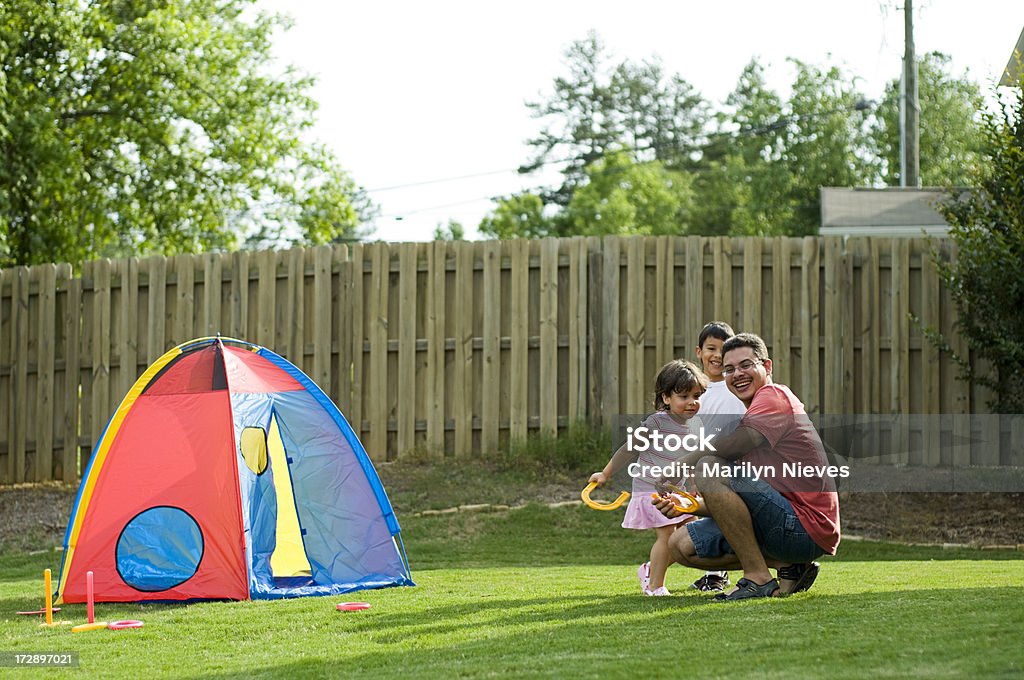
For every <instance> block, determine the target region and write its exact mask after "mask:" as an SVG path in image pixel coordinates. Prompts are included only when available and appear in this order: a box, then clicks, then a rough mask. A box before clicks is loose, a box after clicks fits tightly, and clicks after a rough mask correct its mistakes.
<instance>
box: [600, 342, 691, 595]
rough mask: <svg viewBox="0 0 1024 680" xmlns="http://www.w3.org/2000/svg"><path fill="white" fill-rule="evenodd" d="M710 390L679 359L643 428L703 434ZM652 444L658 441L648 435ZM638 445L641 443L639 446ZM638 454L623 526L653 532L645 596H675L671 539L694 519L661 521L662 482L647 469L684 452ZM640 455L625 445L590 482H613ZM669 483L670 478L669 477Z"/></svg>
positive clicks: (662, 379) (643, 579)
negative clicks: (656, 500) (702, 413)
mask: <svg viewBox="0 0 1024 680" xmlns="http://www.w3.org/2000/svg"><path fill="white" fill-rule="evenodd" d="M706 388H707V378H706V377H705V376H704V374H703V373H702V372H701V370H700V369H699V368H697V367H696V366H695V365H694V364H693V363H691V362H689V361H684V360H682V359H676V360H674V361H670V362H668V363H667V364H665V365H664V366H663V367H662V369H661V371H659V372H658V377H657V378H655V381H654V408H655V412H654V413H652V414H651V415H649V416H648V417H647V418H645V419H644V421H643V423H642V424H641V427H646V428H648V430H650V431H652V432H653V431H655V430H656V431H658V432H660V433H661V435H662V436H663V437H664V436H666V435H670V434H674V435H678V436H679V437H682V436H684V435H686V434H689V433H691V432H694V433H696V432H698V431H699V429H700V419H695V418H694V416H695V415H696V414H697V411H698V410H699V409H700V397H701V395H702V394H704V390H705V389H706ZM638 429H639V428H638ZM646 439H647V440H648V441H649V442H650V441H652V440H653V439H654V438H653V437H652V436H651V435H650V433H648V436H647V438H646ZM638 441H639V440H638ZM652 449H653V447H648V450H647V451H642V452H639V455H638V458H637V463H639V471H638V472H639V473H640V474H639V475H638V476H634V477H633V491H632V494H631V496H630V498H629V506H628V507H627V508H626V517H625V518H624V519H623V520H622V526H623V528H626V529H654V533H655V540H654V545H653V546H652V547H651V560H650V562H645V563H644V564H641V565H640V568H639V569H637V576H638V578H639V579H640V589H641V591H642V592H643V593H644V594H645V595H656V596H657V595H670V594H671V593H669V591H668V589H667V588H665V572H666V571H668V566H669V564H670V563H671V559H670V557H669V548H668V539H669V537H670V536H671V535H672V532H673V531H675V529H676V527H677V526H678V525H680V524H682V523H684V522H687V521H689V520H691V519H693V516H692V515H683V516H681V517H676V518H673V519H669V518H667V517H665V516H664V515H662V514H661V513H660V512H658V510H656V509H655V507H654V506H653V505H652V504H651V494H652V493H654V491H655V489H654V485H655V483H656V482H657V481H658V477H659V476H658V475H654V474H651V473H650V472H649V470H650V467H648V468H647V472H645V468H644V466H658V467H662V466H666V465H671V464H672V463H673V462H674V461H675V460H677V459H678V458H679V457H680V456H682V455H683V454H684V453H686V451H685V450H680V451H665V450H652ZM634 455H636V454H634V453H633V452H631V451H629V450H628V449H627V446H626V444H623V445H622V446H621V447H619V450H618V451H616V452H615V455H613V456H612V458H611V460H609V461H608V464H607V465H605V466H604V469H603V470H601V471H600V472H595V473H594V474H593V475H591V476H590V481H591V482H595V483H596V484H597V485H598V486H600V485H602V484H604V483H605V482H607V481H609V480H610V479H611V478H612V475H614V474H615V472H616V470H619V469H620V468H622V466H623V465H625V464H626V463H628V462H629V461H631V460H632V458H633V456H634ZM665 476H666V477H668V476H671V475H665Z"/></svg>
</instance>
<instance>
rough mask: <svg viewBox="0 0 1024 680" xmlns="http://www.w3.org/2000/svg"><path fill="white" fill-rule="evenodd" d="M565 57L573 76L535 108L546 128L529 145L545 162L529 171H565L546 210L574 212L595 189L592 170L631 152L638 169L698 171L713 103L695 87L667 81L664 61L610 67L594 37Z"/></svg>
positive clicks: (533, 162) (536, 161)
mask: <svg viewBox="0 0 1024 680" xmlns="http://www.w3.org/2000/svg"><path fill="white" fill-rule="evenodd" d="M565 57H566V63H567V65H568V67H569V75H568V76H566V77H557V78H555V82H554V88H553V89H554V91H553V93H552V94H551V95H550V96H549V97H548V98H547V99H546V100H544V101H541V102H533V103H528V104H527V106H528V107H529V108H530V109H531V111H532V115H533V116H534V117H535V118H540V119H543V120H544V121H545V126H544V128H543V130H542V131H541V133H540V135H539V136H538V137H536V138H534V139H531V140H528V141H527V144H529V145H531V146H533V147H534V148H536V149H537V154H536V156H535V157H534V158H533V159H532V160H530V161H529V162H528V163H527V164H526V165H524V166H523V168H521V171H524V172H530V171H532V170H535V169H537V168H539V167H541V166H543V165H546V164H548V163H554V162H561V163H564V164H565V165H564V169H563V170H562V177H563V181H562V184H561V186H559V187H558V188H556V189H554V190H552V191H550V192H545V194H544V195H543V198H544V199H545V203H550V204H553V205H557V206H562V207H565V206H567V205H568V204H569V201H570V200H571V198H572V194H573V192H574V191H575V190H576V188H578V187H579V186H581V185H582V184H584V183H585V182H586V181H587V179H586V178H587V167H588V166H589V165H591V164H592V163H594V162H596V161H598V160H599V159H601V158H603V157H604V156H605V154H608V153H610V152H618V151H627V152H629V153H630V154H632V155H633V158H634V160H636V161H638V162H639V161H647V160H659V161H662V163H663V164H664V166H665V167H666V168H669V169H674V170H678V169H681V170H686V169H691V168H692V167H693V165H694V161H695V159H694V154H696V155H697V157H698V158H699V150H700V148H701V140H702V138H703V137H702V135H703V130H704V126H705V123H706V120H707V103H706V102H705V100H704V99H703V98H702V97H701V96H700V95H699V94H698V93H696V92H695V91H694V90H693V87H692V86H691V85H690V84H689V83H687V82H686V81H685V80H683V79H682V78H681V77H679V76H671V77H669V76H666V74H665V73H664V70H663V69H662V66H661V64H660V62H658V61H657V60H656V59H655V60H649V61H645V62H643V63H641V64H634V63H632V62H629V61H624V62H621V63H619V64H618V65H616V66H614V67H611V66H609V65H608V62H609V60H610V55H609V53H608V51H607V49H606V48H605V46H604V44H603V43H602V42H601V40H600V38H599V37H598V36H597V34H596V33H594V32H591V33H589V34H588V35H587V37H586V38H585V39H584V40H580V41H577V42H574V43H572V45H571V46H570V47H569V49H568V50H567V51H566V55H565Z"/></svg>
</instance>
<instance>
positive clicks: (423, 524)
mask: <svg viewBox="0 0 1024 680" xmlns="http://www.w3.org/2000/svg"><path fill="white" fill-rule="evenodd" d="M620 520H621V513H619V512H616V513H599V512H594V511H590V510H586V509H584V508H582V507H579V508H560V509H550V508H547V507H543V506H530V507H527V508H524V509H521V510H515V511H509V512H495V513H460V514H458V515H443V516H431V517H406V518H404V519H403V529H404V530H403V535H404V536H405V541H406V547H407V549H408V553H409V558H410V561H411V564H412V567H413V577H414V579H415V580H416V582H417V584H418V585H417V587H415V588H392V589H387V590H379V591H363V592H360V593H355V594H353V595H350V596H347V597H332V598H302V599H297V600H287V601H273V602H268V601H258V602H210V603H199V604H189V605H111V604H100V605H97V615H98V616H99V617H101V618H104V619H123V618H138V619H142V620H144V621H145V623H146V627H145V628H143V629H141V630H134V631H121V632H112V631H98V632H92V633H81V634H75V635H73V634H71V633H70V632H69V631H68V630H67V629H40V628H38V627H37V623H38V621H37V620H35V619H32V618H27V617H19V616H16V615H15V614H14V612H15V611H17V610H20V609H27V608H36V607H38V606H39V604H40V602H41V599H42V597H41V594H40V593H41V590H42V570H43V569H44V568H45V567H51V568H52V569H54V571H56V570H57V568H58V566H59V553H44V554H35V555H31V554H5V555H3V556H2V557H0V621H2V622H3V627H2V630H3V632H2V636H0V650H7V651H31V652H43V651H46V652H50V651H77V652H79V654H80V669H79V670H78V671H63V672H72V673H88V674H89V676H90V677H161V676H173V677H196V678H199V677H239V678H250V677H373V678H380V677H384V678H387V677H397V678H420V677H506V676H512V677H520V676H551V677H582V676H591V677H598V678H619V677H622V678H637V677H640V676H642V675H655V674H656V675H658V676H662V677H687V678H694V679H695V680H696V679H700V680H703V679H704V678H718V677H722V678H725V677H730V678H737V677H749V676H755V677H767V678H773V677H777V678H792V677H823V678H844V677H871V678H875V677H908V676H916V677H927V678H934V677H965V676H978V677H1015V676H1019V675H1020V674H1021V673H1024V650H1022V645H1021V630H1024V611H1022V607H1021V603H1022V601H1024V597H1022V595H1024V553H1019V552H997V551H975V550H966V549H965V550H942V549H939V548H910V547H903V546H895V545H887V544H882V543H871V542H848V543H844V544H843V545H842V546H841V547H840V554H839V556H838V557H837V558H833V559H827V560H825V561H824V566H823V568H822V572H821V575H820V576H819V577H818V581H817V583H816V584H815V585H814V587H813V588H812V589H811V590H810V591H809V592H807V593H802V594H800V595H796V596H793V597H790V598H786V599H783V600H774V601H766V600H760V601H753V602H745V603H738V604H714V603H710V602H709V601H708V597H707V596H706V595H703V594H698V593H695V592H693V591H687V590H686V589H685V586H686V584H687V583H689V582H690V581H692V580H693V579H694V578H695V576H697V573H696V572H694V571H692V570H687V569H683V568H680V567H673V568H672V570H670V572H669V579H668V585H669V587H670V588H671V589H673V590H674V591H675V592H676V594H675V595H674V596H673V597H668V598H647V597H643V596H641V595H640V594H639V591H638V586H637V583H636V576H635V568H636V565H637V564H638V563H639V562H640V561H642V560H643V559H644V556H645V554H646V552H647V550H648V549H649V547H650V545H649V542H648V541H649V540H651V539H652V538H653V535H651V536H650V537H648V536H646V535H644V534H641V533H640V532H631V531H626V530H623V529H620V528H618V522H619V521H620ZM734 578H735V575H734ZM348 599H351V600H364V601H367V602H370V603H371V604H372V605H373V607H372V609H370V610H368V611H363V612H352V613H341V612H337V611H335V609H334V605H335V603H337V602H340V601H344V600H348ZM60 616H61V617H63V618H65V619H70V620H72V621H74V622H75V623H81V622H83V621H84V618H85V606H84V605H70V606H67V607H65V608H64V610H63V611H62V612H60ZM44 672H45V671H23V670H18V671H15V670H12V669H0V675H4V676H8V677H30V676H31V675H32V674H33V673H35V674H36V675H37V676H41V675H42V674H43V673H44ZM49 673H52V671H49ZM49 673H48V674H49Z"/></svg>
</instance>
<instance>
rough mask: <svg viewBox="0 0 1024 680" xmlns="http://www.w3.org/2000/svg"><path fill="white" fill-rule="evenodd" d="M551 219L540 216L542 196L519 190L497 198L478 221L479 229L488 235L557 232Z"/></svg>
mask: <svg viewBox="0 0 1024 680" xmlns="http://www.w3.org/2000/svg"><path fill="white" fill-rule="evenodd" d="M557 231H558V230H557V225H556V223H555V221H553V220H552V219H549V218H547V217H545V216H544V199H543V198H542V197H541V196H540V195H538V194H535V193H531V192H523V193H520V194H513V195H511V196H507V197H505V198H502V199H499V200H498V206H497V207H496V208H495V209H494V210H493V211H492V212H491V213H490V214H489V215H487V216H486V217H484V218H483V220H481V221H480V233H481V234H484V235H486V236H490V237H492V238H498V239H513V238H543V237H544V236H558V235H559V234H558V233H557Z"/></svg>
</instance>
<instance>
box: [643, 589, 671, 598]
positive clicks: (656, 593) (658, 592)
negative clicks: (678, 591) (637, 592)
mask: <svg viewBox="0 0 1024 680" xmlns="http://www.w3.org/2000/svg"><path fill="white" fill-rule="evenodd" d="M644 594H645V595H650V596H651V597H663V596H665V595H671V594H672V593H670V592H668V588H666V587H665V586H662V587H660V588H655V589H654V590H648V591H645V592H644Z"/></svg>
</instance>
